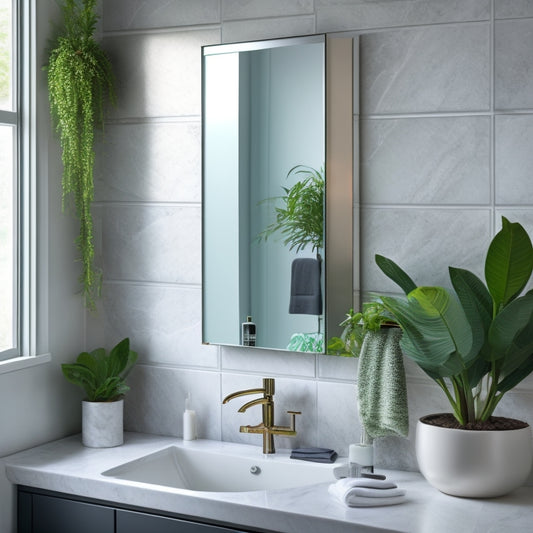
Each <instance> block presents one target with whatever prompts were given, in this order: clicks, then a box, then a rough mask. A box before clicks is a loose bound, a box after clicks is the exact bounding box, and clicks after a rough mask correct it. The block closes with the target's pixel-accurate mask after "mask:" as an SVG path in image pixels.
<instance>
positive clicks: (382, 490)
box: [328, 478, 405, 507]
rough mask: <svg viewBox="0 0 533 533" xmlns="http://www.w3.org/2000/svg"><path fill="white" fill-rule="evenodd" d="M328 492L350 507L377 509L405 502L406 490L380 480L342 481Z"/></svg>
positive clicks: (346, 479)
mask: <svg viewBox="0 0 533 533" xmlns="http://www.w3.org/2000/svg"><path fill="white" fill-rule="evenodd" d="M328 492H329V493H330V494H331V495H332V496H333V497H334V498H336V499H337V500H339V501H340V502H341V503H343V504H344V505H347V506H348V507H377V506H383V505H396V504H398V503H402V502H403V501H405V490H403V489H399V488H398V487H397V485H396V484H395V483H392V482H390V481H382V480H378V479H366V478H344V479H340V480H339V481H337V482H336V483H332V484H331V485H330V486H329V487H328Z"/></svg>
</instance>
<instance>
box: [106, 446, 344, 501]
mask: <svg viewBox="0 0 533 533" xmlns="http://www.w3.org/2000/svg"><path fill="white" fill-rule="evenodd" d="M202 442H203V443H204V445H202ZM205 443H209V445H205ZM219 444H220V449H216V444H214V442H213V441H196V442H195V443H194V444H193V445H190V444H189V443H187V444H184V445H173V446H169V447H168V448H164V449H162V450H159V451H157V452H154V453H151V454H149V455H145V456H143V457H140V458H139V459H135V460H134V461H130V462H128V463H124V464H122V465H120V466H117V467H115V468H112V469H111V470H107V471H105V472H103V475H104V476H109V477H113V478H116V479H123V480H128V481H136V482H141V483H149V484H152V485H163V486H166V487H174V488H180V489H189V490H196V491H209V492H242V491H254V490H265V489H284V488H292V487H299V486H303V485H311V484H315V483H321V482H325V481H329V482H333V481H335V476H334V474H333V469H334V467H335V465H334V464H329V463H328V464H322V463H311V462H308V461H301V460H297V459H290V458H289V454H288V453H287V452H285V453H280V454H273V455H268V456H267V455H263V454H262V453H261V450H260V449H259V450H258V448H256V447H255V446H247V445H240V444H235V445H232V444H231V443H219Z"/></svg>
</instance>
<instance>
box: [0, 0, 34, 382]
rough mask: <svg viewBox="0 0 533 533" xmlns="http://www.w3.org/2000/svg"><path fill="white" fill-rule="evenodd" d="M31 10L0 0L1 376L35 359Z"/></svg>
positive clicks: (28, 3) (23, 2)
mask: <svg viewBox="0 0 533 533" xmlns="http://www.w3.org/2000/svg"><path fill="white" fill-rule="evenodd" d="M32 9H34V0H0V373H1V372H4V371H10V370H16V369H17V368H22V367H23V366H27V365H28V364H35V362H32V363H30V362H29V361H27V362H26V363H25V365H22V364H20V361H21V360H22V359H28V358H27V357H19V356H33V355H35V349H34V344H35V335H34V330H35V324H34V322H35V320H33V316H34V304H35V296H34V292H35V283H34V280H35V268H34V266H33V265H34V263H35V254H34V253H33V252H34V251H35V249H36V246H35V242H34V240H35V236H34V234H35V231H34V229H35V216H36V213H35V208H34V204H35V198H34V195H33V191H34V189H35V177H34V175H33V174H34V172H33V167H34V165H33V164H32V161H31V159H30V156H31V152H32V148H33V145H32V143H31V142H30V141H31V139H32V136H31V135H30V134H31V131H30V130H31V128H30V107H31V106H30V104H31V99H30V95H31V94H32V92H33V91H31V87H32V84H34V76H33V75H32V74H31V72H32V70H33V68H34V67H33V63H34V61H33V55H32V54H31V53H30V36H31V34H32V33H33V31H30V21H31V17H30V13H31V10H32ZM14 358H16V359H17V360H18V361H19V362H16V363H14V364H12V363H11V360H13V361H14ZM8 359H9V360H10V362H9V364H7V363H8V361H7V360H8ZM30 359H35V358H30Z"/></svg>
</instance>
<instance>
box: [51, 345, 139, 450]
mask: <svg viewBox="0 0 533 533" xmlns="http://www.w3.org/2000/svg"><path fill="white" fill-rule="evenodd" d="M136 361H137V352H134V351H132V350H130V340H129V339H128V338H126V339H123V340H122V341H120V342H119V343H118V344H117V345H116V346H115V347H114V348H112V350H111V351H110V352H109V355H108V354H107V353H106V350H105V349H104V348H97V349H96V350H93V351H92V352H90V353H89V352H82V353H80V354H79V355H78V358H77V359H76V362H75V363H71V364H62V365H61V370H62V371H63V375H64V376H65V377H66V378H67V380H68V381H70V382H71V383H74V385H78V386H79V387H81V388H82V389H83V390H84V391H85V394H86V395H87V396H86V398H85V399H84V400H83V402H82V440H83V444H84V445H85V446H88V447H90V448H110V447H113V446H119V445H121V444H122V443H123V442H124V436H123V413H124V400H123V396H124V394H125V393H126V392H127V391H128V390H129V387H128V385H126V382H125V380H126V377H127V375H128V374H129V372H130V370H131V369H132V367H133V365H134V364H135V362H136Z"/></svg>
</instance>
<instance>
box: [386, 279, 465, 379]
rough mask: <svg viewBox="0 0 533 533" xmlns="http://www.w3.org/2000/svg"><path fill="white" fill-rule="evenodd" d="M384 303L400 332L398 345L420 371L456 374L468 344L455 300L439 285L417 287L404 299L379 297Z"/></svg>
mask: <svg viewBox="0 0 533 533" xmlns="http://www.w3.org/2000/svg"><path fill="white" fill-rule="evenodd" d="M382 301H383V304H384V306H385V307H386V308H387V309H388V310H389V311H390V312H391V313H392V314H393V315H394V317H395V318H396V320H397V321H398V323H399V324H400V326H401V327H402V329H403V331H404V336H403V338H402V348H403V349H404V351H405V353H406V355H408V356H409V357H411V358H412V359H413V360H414V361H415V362H416V363H417V364H418V365H419V366H420V367H421V368H422V369H423V370H424V371H426V372H428V373H430V375H436V376H438V377H448V376H451V375H454V374H457V373H460V372H462V371H463V370H464V368H465V362H464V360H463V354H464V353H469V352H470V349H471V345H472V334H471V331H470V327H469V325H468V322H467V320H466V317H465V315H464V312H463V310H462V308H461V306H460V305H459V303H458V302H457V301H456V300H455V299H453V298H452V297H451V296H450V295H449V293H448V292H447V291H446V290H445V289H443V288H441V287H419V288H417V289H415V290H414V291H412V292H411V293H410V294H409V297H408V301H404V300H399V299H396V298H390V297H383V298H382Z"/></svg>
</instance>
